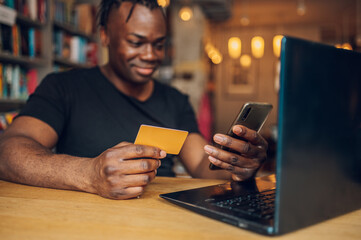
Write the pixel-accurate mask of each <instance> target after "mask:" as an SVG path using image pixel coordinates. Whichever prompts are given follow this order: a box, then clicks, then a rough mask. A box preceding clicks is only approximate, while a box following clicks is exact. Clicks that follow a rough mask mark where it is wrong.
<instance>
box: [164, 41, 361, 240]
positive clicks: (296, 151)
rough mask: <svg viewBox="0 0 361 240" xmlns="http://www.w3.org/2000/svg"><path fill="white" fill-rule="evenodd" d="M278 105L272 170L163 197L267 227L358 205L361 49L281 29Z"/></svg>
mask: <svg viewBox="0 0 361 240" xmlns="http://www.w3.org/2000/svg"><path fill="white" fill-rule="evenodd" d="M278 106H279V107H278V128H277V129H278V140H277V153H276V172H275V175H270V176H266V177H261V178H255V179H251V180H248V181H245V182H228V183H225V184H220V185H215V186H208V187H202V188H197V189H190V190H185V191H179V192H173V193H166V194H161V195H160V197H162V198H164V199H166V200H169V201H170V202H172V203H175V204H177V205H179V206H181V207H184V208H186V209H189V210H191V211H193V212H196V213H198V214H202V215H204V216H207V217H210V218H214V219H216V220H219V221H222V222H224V223H227V224H232V225H234V226H236V227H239V228H244V229H248V230H251V231H254V232H257V233H261V234H264V235H280V234H285V233H288V232H291V231H294V230H296V229H300V228H303V227H306V226H309V225H312V224H315V223H318V222H321V221H324V220H327V219H330V218H333V217H336V216H339V215H341V214H344V213H347V212H350V211H353V210H357V209H359V208H361V54H360V53H357V52H354V51H349V50H343V49H337V48H335V47H332V46H328V45H324V44H320V43H315V42H310V41H306V40H302V39H297V38H293V37H287V36H286V37H284V38H283V40H282V47H281V71H280V90H279V105H278Z"/></svg>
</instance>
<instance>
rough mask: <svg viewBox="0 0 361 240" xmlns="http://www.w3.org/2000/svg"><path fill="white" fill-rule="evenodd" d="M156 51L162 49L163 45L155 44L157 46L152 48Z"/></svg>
mask: <svg viewBox="0 0 361 240" xmlns="http://www.w3.org/2000/svg"><path fill="white" fill-rule="evenodd" d="M154 47H155V48H156V49H158V50H162V49H163V48H164V44H163V43H157V44H155V46H154Z"/></svg>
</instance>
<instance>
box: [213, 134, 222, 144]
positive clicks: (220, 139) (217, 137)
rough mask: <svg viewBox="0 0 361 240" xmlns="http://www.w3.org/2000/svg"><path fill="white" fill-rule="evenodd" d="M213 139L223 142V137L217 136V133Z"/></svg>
mask: <svg viewBox="0 0 361 240" xmlns="http://www.w3.org/2000/svg"><path fill="white" fill-rule="evenodd" d="M214 141H216V142H219V143H222V142H223V137H221V136H219V135H215V136H214Z"/></svg>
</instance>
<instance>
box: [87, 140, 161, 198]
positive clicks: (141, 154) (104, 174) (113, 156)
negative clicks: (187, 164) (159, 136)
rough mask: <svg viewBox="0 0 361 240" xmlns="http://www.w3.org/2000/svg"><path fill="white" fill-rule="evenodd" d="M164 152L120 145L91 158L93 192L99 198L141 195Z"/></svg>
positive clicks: (145, 147)
mask: <svg viewBox="0 0 361 240" xmlns="http://www.w3.org/2000/svg"><path fill="white" fill-rule="evenodd" d="M165 156H166V153H165V152H164V151H162V150H160V149H159V148H156V147H150V146H144V145H135V144H131V143H126V142H123V143H120V144H118V145H116V146H114V147H112V148H110V149H108V150H106V151H105V152H103V153H102V154H101V155H99V156H98V157H96V158H94V159H93V162H92V163H93V170H94V176H93V178H92V179H93V182H92V183H91V184H92V186H93V188H94V190H95V192H96V193H97V194H99V195H100V196H102V197H106V198H112V199H128V198H134V197H138V196H140V195H141V194H142V193H143V191H144V188H145V186H146V185H147V184H148V183H150V182H151V181H152V180H153V179H154V178H155V175H156V172H157V168H158V167H159V166H160V165H161V161H160V160H159V159H161V158H164V157H165Z"/></svg>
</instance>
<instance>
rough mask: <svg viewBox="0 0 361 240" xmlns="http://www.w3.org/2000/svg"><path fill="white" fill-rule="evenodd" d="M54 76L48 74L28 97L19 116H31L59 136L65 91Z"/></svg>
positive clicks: (62, 123) (63, 115) (63, 114)
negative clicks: (48, 126)
mask: <svg viewBox="0 0 361 240" xmlns="http://www.w3.org/2000/svg"><path fill="white" fill-rule="evenodd" d="M59 80H61V79H59V77H57V75H56V74H50V75H48V76H46V77H45V78H44V80H43V81H42V82H41V83H40V85H39V86H38V87H37V89H36V90H35V92H34V93H33V94H32V95H30V97H29V99H28V101H27V103H26V105H25V106H24V107H23V108H22V110H21V111H20V113H19V114H18V116H17V117H19V116H31V117H34V118H37V119H39V120H41V121H43V122H45V123H47V124H48V125H50V126H51V127H52V128H53V129H54V130H55V131H56V132H57V134H58V136H60V134H61V132H62V130H63V127H64V122H65V121H64V120H65V117H66V116H65V104H64V101H65V100H64V96H65V94H64V93H65V89H64V86H62V85H61V84H60V83H61V81H59Z"/></svg>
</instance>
